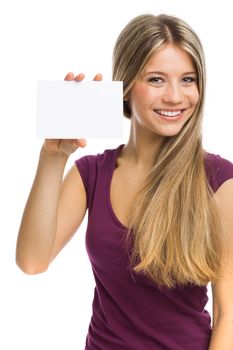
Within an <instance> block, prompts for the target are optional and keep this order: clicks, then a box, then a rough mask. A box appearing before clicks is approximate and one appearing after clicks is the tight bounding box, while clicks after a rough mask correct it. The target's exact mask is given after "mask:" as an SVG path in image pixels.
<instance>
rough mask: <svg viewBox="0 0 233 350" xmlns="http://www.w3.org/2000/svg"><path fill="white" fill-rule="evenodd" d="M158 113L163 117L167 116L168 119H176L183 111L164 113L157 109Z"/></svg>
mask: <svg viewBox="0 0 233 350" xmlns="http://www.w3.org/2000/svg"><path fill="white" fill-rule="evenodd" d="M156 112H157V113H159V114H162V115H166V116H168V117H176V116H177V115H180V114H181V111H174V112H172V111H162V110H161V109H156Z"/></svg>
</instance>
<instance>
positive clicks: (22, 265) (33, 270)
mask: <svg viewBox="0 0 233 350" xmlns="http://www.w3.org/2000/svg"><path fill="white" fill-rule="evenodd" d="M16 265H17V266H18V267H19V269H20V270H21V271H22V272H24V273H25V274H26V275H38V274H40V273H43V272H45V271H47V270H48V265H41V264H35V263H29V262H25V261H21V260H20V259H19V258H17V257H16Z"/></svg>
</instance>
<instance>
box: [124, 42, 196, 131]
mask: <svg viewBox="0 0 233 350" xmlns="http://www.w3.org/2000/svg"><path fill="white" fill-rule="evenodd" d="M128 100H129V104H130V107H131V112H132V114H131V118H132V121H134V122H135V123H136V125H137V127H141V128H144V129H146V130H147V131H149V132H151V133H155V134H157V135H161V136H174V135H176V134H177V133H179V131H180V130H181V129H182V127H183V126H184V124H185V123H186V122H187V121H188V119H189V118H190V117H191V116H192V113H193V112H194V110H195V107H196V105H197V103H198V100H199V92H198V86H197V72H196V70H195V67H194V65H193V62H192V59H191V57H190V56H189V54H188V53H187V52H185V51H184V50H182V49H181V48H179V47H177V46H173V45H167V46H165V47H163V48H161V49H160V50H159V51H157V52H156V53H154V54H153V55H152V56H151V58H150V59H149V61H148V62H147V64H146V66H145V68H144V70H143V72H142V74H141V76H140V77H139V79H138V80H137V81H136V82H135V84H134V85H133V87H132V89H131V90H130V92H129V95H128Z"/></svg>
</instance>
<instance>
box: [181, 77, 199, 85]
mask: <svg viewBox="0 0 233 350" xmlns="http://www.w3.org/2000/svg"><path fill="white" fill-rule="evenodd" d="M196 81H197V78H196V77H184V78H182V82H183V83H185V84H190V83H193V82H196Z"/></svg>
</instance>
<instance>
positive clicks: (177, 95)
mask: <svg viewBox="0 0 233 350" xmlns="http://www.w3.org/2000/svg"><path fill="white" fill-rule="evenodd" d="M181 89H182V88H181V86H179V84H177V83H171V84H169V85H168V86H167V87H166V89H165V91H164V94H163V101H164V102H165V103H172V104H178V103H180V102H182V98H183V95H182V91H181Z"/></svg>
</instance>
